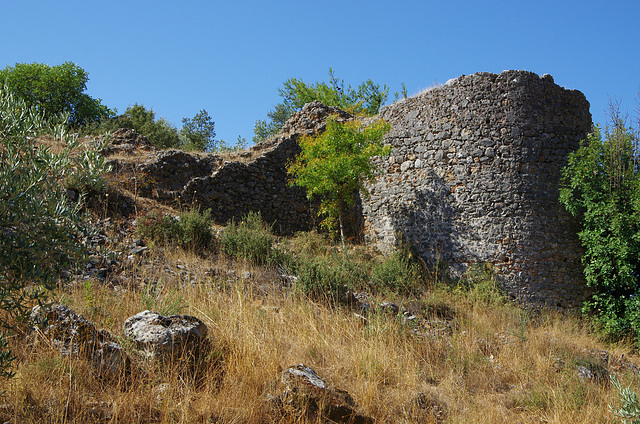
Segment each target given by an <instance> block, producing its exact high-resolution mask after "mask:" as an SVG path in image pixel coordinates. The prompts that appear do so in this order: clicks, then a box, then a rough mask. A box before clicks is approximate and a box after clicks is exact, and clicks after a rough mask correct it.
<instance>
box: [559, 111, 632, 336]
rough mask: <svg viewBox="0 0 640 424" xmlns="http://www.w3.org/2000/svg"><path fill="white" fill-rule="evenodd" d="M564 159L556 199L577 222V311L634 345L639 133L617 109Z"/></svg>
mask: <svg viewBox="0 0 640 424" xmlns="http://www.w3.org/2000/svg"><path fill="white" fill-rule="evenodd" d="M610 116H611V120H612V122H611V125H608V126H607V127H606V128H605V130H604V131H603V132H602V131H600V129H599V128H598V127H596V128H594V130H593V133H592V134H590V135H589V136H588V137H587V139H586V140H584V141H583V143H582V146H581V147H580V148H579V149H578V150H577V151H575V152H573V153H571V154H570V155H569V163H568V164H567V166H566V167H565V168H564V169H563V180H562V187H561V190H560V200H561V202H562V203H563V204H564V206H565V208H566V209H567V210H568V211H569V212H571V213H572V214H573V215H574V216H576V217H577V218H578V219H579V221H580V227H581V228H580V231H579V232H578V237H579V238H580V242H581V243H582V246H583V247H584V250H585V252H584V255H583V257H582V263H583V265H584V275H585V278H586V281H587V285H588V286H589V287H590V288H591V290H592V296H591V299H589V300H588V301H587V302H586V303H585V305H584V308H583V311H584V312H585V313H588V314H590V315H592V316H594V317H595V318H596V321H597V324H598V325H599V326H600V328H601V329H602V330H603V332H604V333H605V334H606V335H607V336H609V337H611V338H613V339H619V338H624V337H627V336H633V337H635V339H636V342H637V344H638V346H640V300H639V299H640V168H639V167H638V159H639V158H640V149H639V147H638V146H639V143H640V134H639V133H638V130H634V129H633V128H630V127H628V126H627V123H626V122H625V120H624V119H623V118H622V117H621V116H620V113H619V112H618V109H617V107H615V105H613V106H612V107H611V114H610Z"/></svg>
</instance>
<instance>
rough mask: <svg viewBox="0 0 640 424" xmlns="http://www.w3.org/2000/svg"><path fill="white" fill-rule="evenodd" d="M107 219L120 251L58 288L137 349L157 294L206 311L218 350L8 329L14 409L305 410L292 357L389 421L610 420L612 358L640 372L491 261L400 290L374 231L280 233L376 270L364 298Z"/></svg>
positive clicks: (9, 398) (35, 414)
mask: <svg viewBox="0 0 640 424" xmlns="http://www.w3.org/2000/svg"><path fill="white" fill-rule="evenodd" d="M98 209H99V210H100V212H95V213H94V215H95V216H94V218H104V216H100V214H103V215H104V211H106V210H107V209H106V208H102V209H100V208H98ZM139 213H140V212H139ZM99 222H100V226H101V228H103V229H104V233H105V240H106V242H104V243H103V244H102V245H100V247H99V249H98V250H96V252H95V254H94V256H93V259H94V261H93V262H94V263H95V264H97V265H96V268H99V267H101V266H102V265H103V264H100V263H99V262H100V261H102V260H104V258H107V257H111V258H113V261H112V262H110V264H111V265H110V266H108V267H107V269H108V271H107V272H106V274H105V273H102V274H101V273H97V274H96V276H95V277H91V276H90V273H85V274H86V275H85V276H84V277H82V276H78V277H77V278H72V279H71V280H70V281H68V282H66V283H65V285H64V286H63V287H61V288H60V289H59V290H58V291H56V292H55V294H54V296H55V299H54V300H55V301H56V302H61V303H65V304H67V305H69V306H70V307H71V308H72V309H74V310H75V311H77V312H78V313H81V314H82V315H83V316H85V317H86V318H87V319H88V320H89V321H91V322H93V323H94V324H95V325H96V326H97V327H98V328H103V329H106V330H108V331H109V332H111V334H113V335H114V336H116V338H118V339H120V340H122V344H123V346H124V347H125V349H129V350H130V349H131V346H128V345H127V342H126V341H125V340H124V339H123V338H122V324H123V322H124V321H125V320H126V319H127V318H128V317H130V316H132V315H134V314H136V313H138V312H140V311H143V310H145V309H151V310H154V311H157V312H159V313H161V314H164V315H170V314H175V313H181V314H189V315H194V316H196V317H198V318H200V319H201V320H203V321H204V322H205V324H206V325H207V326H208V327H209V336H208V337H209V339H210V340H211V341H212V346H213V349H212V352H211V353H210V357H209V359H210V361H208V362H207V363H206V365H205V366H201V367H199V368H198V369H197V370H195V371H194V370H193V369H186V368H185V367H183V366H180V365H176V364H171V363H156V362H153V361H148V360H144V359H141V358H138V359H136V366H137V369H138V371H137V372H135V373H133V374H131V376H129V377H127V378H124V376H123V377H122V378H121V379H116V380H115V381H113V380H110V381H107V380H104V379H102V378H100V377H99V376H97V375H95V373H94V371H93V370H92V368H91V366H90V365H89V364H88V363H87V362H86V361H84V360H82V359H80V358H78V357H74V356H63V355H61V354H60V353H59V352H58V351H57V350H56V349H55V348H54V346H52V345H51V344H50V343H49V342H48V341H47V340H46V339H45V338H44V337H42V336H41V335H39V334H37V333H35V334H19V335H16V336H14V337H13V338H12V339H11V340H10V343H11V345H12V348H13V351H14V354H15V355H16V356H17V361H16V376H15V377H14V378H13V379H11V380H7V381H3V382H2V387H1V388H0V390H4V391H5V395H4V398H3V399H2V404H0V418H1V419H2V420H3V421H7V422H12V423H29V422H34V423H35V422H38V423H41V422H60V423H64V422H69V423H85V422H121V423H138V422H139V423H152V422H158V423H196V422H197V423H199V422H202V423H206V422H220V423H261V422H264V423H269V422H307V421H306V419H305V418H304V417H295V416H282V415H279V414H278V412H277V411H276V410H275V409H274V408H273V407H272V403H271V401H270V400H269V399H270V397H269V395H272V396H275V395H277V394H278V390H281V388H280V383H279V375H280V372H281V371H282V370H283V369H285V368H287V367H289V366H291V365H296V364H300V363H303V364H305V365H307V366H310V367H312V368H313V369H314V370H315V371H316V372H317V373H318V374H319V375H320V376H322V377H323V378H324V379H325V380H326V381H327V382H330V384H332V385H334V386H336V387H338V388H340V389H343V390H346V391H348V392H349V393H350V394H351V396H352V397H353V398H354V400H355V402H356V403H357V404H358V407H359V410H361V411H362V412H363V413H364V414H366V415H368V416H370V417H372V418H374V419H375V422H377V423H385V422H388V423H401V422H407V423H409V422H450V423H458V422H468V423H475V422H482V423H502V422H510V423H512V422H513V423H515V422H523V423H524V422H549V423H584V422H598V423H606V422H617V421H616V418H615V417H614V416H613V415H612V414H611V413H610V412H609V405H617V404H618V393H617V391H616V390H615V389H614V388H612V387H611V385H610V384H609V383H608V374H609V373H615V374H616V375H617V376H618V379H619V380H621V381H622V382H623V384H624V385H628V384H632V385H633V386H634V387H637V386H638V382H639V381H640V379H639V377H638V373H637V371H638V368H637V367H636V365H635V363H636V362H637V358H636V357H635V356H634V355H633V354H632V352H631V349H630V347H628V346H625V345H616V346H605V345H603V344H602V343H601V342H599V341H598V338H597V336H596V335H594V334H591V333H590V332H589V330H588V328H587V325H586V324H585V322H584V321H583V320H581V319H580V318H578V317H574V316H572V315H559V314H556V313H550V312H544V311H543V312H540V311H531V310H527V309H523V308H519V307H517V306H516V305H513V304H512V303H511V302H509V301H508V300H507V299H505V298H504V297H503V296H502V295H501V294H500V292H499V291H498V289H497V287H496V284H495V281H494V280H493V279H492V278H491V274H490V272H488V271H487V270H485V269H482V268H478V269H474V270H473V271H472V272H471V273H470V275H469V276H468V277H467V278H465V279H462V280H459V281H449V282H446V283H445V281H444V279H442V278H440V277H437V276H435V275H431V274H429V275H426V276H425V275H421V276H419V277H420V278H422V280H421V281H425V285H424V289H423V290H422V291H421V292H420V293H418V294H416V293H414V294H413V295H412V294H405V295H399V294H397V293H398V292H402V291H401V290H395V292H396V293H394V290H390V289H388V288H387V289H384V290H383V289H381V288H380V287H376V286H374V285H370V284H367V283H368V280H369V279H370V278H372V276H373V274H372V273H373V272H374V271H373V269H374V268H375V266H374V265H375V264H379V263H384V261H386V260H388V259H385V258H382V257H381V256H380V255H378V254H377V253H376V252H374V251H371V250H370V249H368V248H366V247H363V246H348V247H347V249H346V251H344V252H343V251H341V248H340V247H338V246H335V245H334V244H332V243H330V242H328V241H327V240H326V239H325V238H323V237H321V236H319V235H317V234H315V233H309V234H300V235H298V236H296V237H293V238H289V239H281V240H278V243H277V244H276V245H275V247H274V248H273V249H277V251H278V252H280V253H279V255H284V256H286V255H290V256H292V257H295V258H298V261H302V260H305V261H314V260H315V261H320V260H326V261H327V263H329V264H330V263H331V262H332V260H334V259H335V258H347V260H348V262H349V263H352V264H353V267H351V268H344V269H343V270H342V271H340V272H342V273H344V274H345V275H343V276H342V278H345V279H346V280H349V279H350V280H353V281H365V284H363V285H361V286H360V287H358V289H359V292H360V293H363V296H366V300H367V302H368V303H369V305H370V309H369V310H368V311H362V310H361V309H358V307H357V306H356V307H354V306H349V305H348V304H346V303H344V302H340V301H339V300H338V301H334V302H329V301H326V299H323V298H322V296H318V295H317V293H316V294H313V293H314V292H313V291H311V292H309V291H306V292H305V291H304V290H303V289H301V286H300V281H298V283H297V284H293V285H291V284H289V282H288V281H285V280H284V279H283V277H282V274H283V269H282V263H286V261H284V262H283V261H280V262H279V264H280V268H278V267H277V266H270V265H261V266H257V265H255V264H254V263H255V261H254V262H249V261H247V260H244V259H242V258H236V257H233V256H229V255H227V254H224V253H222V251H223V249H222V248H221V247H220V246H221V245H219V244H218V245H217V246H218V247H217V248H213V249H209V250H207V251H205V252H204V253H200V254H197V253H194V252H190V251H185V250H184V249H182V248H178V247H175V246H174V245H172V244H170V243H160V242H156V243H150V241H149V240H143V242H144V241H146V242H147V244H149V245H151V247H150V248H149V249H147V250H146V251H144V252H142V253H141V254H137V255H132V254H131V252H130V249H129V247H130V246H133V245H135V244H132V243H133V240H134V239H135V238H136V237H137V234H136V233H135V232H133V229H134V226H133V224H132V222H131V219H130V220H118V219H115V218H112V219H110V220H107V221H106V223H105V220H104V219H102V220H100V221H99ZM219 230H220V231H224V230H223V229H219ZM222 234H224V233H219V234H218V236H217V238H216V240H220V239H221V237H222ZM137 243H138V244H140V242H139V241H138V242H137ZM128 249H129V250H128ZM109 255H111V256H109ZM284 256H281V258H282V257H284ZM332 258H333V259H332ZM298 269H301V268H298ZM289 271H290V270H289ZM362 273H364V275H365V277H367V278H364V279H363V277H362V275H361V274H362ZM356 274H357V275H356ZM310 293H311V294H310ZM383 301H391V302H395V303H396V304H397V305H398V306H399V307H400V309H399V311H398V312H396V311H393V310H390V309H389V308H386V309H385V308H384V307H381V306H380V303H381V302H383ZM580 367H582V368H580ZM585 369H586V370H588V371H584V370H585Z"/></svg>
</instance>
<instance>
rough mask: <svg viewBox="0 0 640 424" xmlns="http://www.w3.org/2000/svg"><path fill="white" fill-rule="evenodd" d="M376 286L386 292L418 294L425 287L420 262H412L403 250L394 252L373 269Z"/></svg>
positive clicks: (372, 277) (372, 280)
mask: <svg viewBox="0 0 640 424" xmlns="http://www.w3.org/2000/svg"><path fill="white" fill-rule="evenodd" d="M371 282H372V283H373V286H374V288H376V289H378V290H381V291H382V292H385V293H396V294H402V295H408V294H417V293H419V292H420V291H421V290H422V289H423V288H424V287H423V286H424V278H423V275H422V273H421V270H420V267H419V266H418V264H415V263H412V262H411V260H410V259H409V258H407V257H406V255H404V254H403V253H402V252H401V251H398V252H394V253H393V254H391V255H390V256H388V257H387V258H385V260H384V261H383V262H380V263H377V264H375V265H374V266H373V268H372V269H371Z"/></svg>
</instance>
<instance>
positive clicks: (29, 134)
mask: <svg viewBox="0 0 640 424" xmlns="http://www.w3.org/2000/svg"><path fill="white" fill-rule="evenodd" d="M60 119H61V120H63V121H66V119H64V118H60ZM60 119H58V121H60ZM44 133H50V134H57V135H58V136H59V137H61V140H60V141H62V144H63V145H64V147H63V149H62V150H61V151H60V152H59V153H53V152H52V151H51V150H50V149H49V148H47V147H45V146H42V145H38V144H37V142H36V137H37V136H38V135H40V134H44ZM77 148H78V139H77V137H76V136H67V135H66V132H65V131H64V129H63V128H62V127H61V124H59V123H56V122H54V120H52V119H49V118H45V116H44V113H43V112H42V111H40V110H38V108H37V107H36V106H28V105H27V104H26V103H25V102H24V101H23V100H22V99H20V98H19V97H18V96H16V95H14V94H13V93H10V92H9V91H7V90H6V88H5V89H0V330H2V336H4V334H6V332H8V331H11V330H13V329H15V327H16V326H20V325H22V324H24V323H25V321H26V317H27V314H28V312H29V310H30V309H29V308H30V307H31V306H33V304H34V303H38V302H40V303H41V302H43V301H44V300H45V299H46V297H47V294H48V292H49V291H50V290H52V289H53V288H54V287H55V285H56V283H57V281H58V278H59V275H60V271H61V270H63V269H65V268H68V267H70V266H72V265H73V264H74V263H77V262H78V261H79V260H81V259H82V258H83V257H84V248H83V247H82V245H81V244H80V240H82V237H83V235H87V233H88V232H89V226H88V224H87V223H86V222H85V221H84V220H83V217H82V216H81V215H80V213H79V208H80V206H81V204H80V202H78V203H76V204H73V203H71V202H70V201H69V200H68V199H67V193H66V188H65V186H64V184H63V183H64V182H65V181H68V180H83V179H85V177H86V176H85V175H84V174H83V173H84V172H85V171H86V167H83V166H73V163H74V162H73V159H72V158H73V157H74V156H77V154H78V152H77V151H75V149H77ZM92 157H93V156H92V155H89V156H87V161H88V162H87V163H86V165H87V166H89V167H91V166H95V167H96V168H99V167H100V166H99V165H98V164H95V163H92V161H91V158H92ZM92 178H93V179H96V178H97V174H96V175H94V176H93V177H92ZM2 336H0V351H2V352H7V350H6V343H4V341H3V339H2ZM11 359H12V356H11V355H10V354H9V353H1V354H0V375H2V376H9V375H10V374H11V373H10V371H9V366H10V363H11Z"/></svg>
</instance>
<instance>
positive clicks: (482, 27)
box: [0, 0, 640, 142]
mask: <svg viewBox="0 0 640 424" xmlns="http://www.w3.org/2000/svg"><path fill="white" fill-rule="evenodd" d="M4 3H5V4H3V6H2V12H0V40H2V41H1V42H0V67H5V66H7V65H14V64H15V63H24V62H26V63H31V62H40V63H46V64H49V65H58V64H61V63H63V62H65V61H72V62H75V63H76V64H78V65H79V66H81V67H82V68H84V69H85V70H86V71H87V72H88V73H89V78H90V81H89V83H88V85H87V93H88V94H89V95H91V96H92V97H97V98H101V99H102V100H103V103H104V104H106V105H107V106H109V107H112V108H114V107H115V108H117V109H118V110H119V111H120V112H123V111H124V110H125V109H126V107H127V106H128V105H132V104H134V103H139V104H144V105H145V106H147V107H152V108H153V109H154V110H155V111H156V114H157V116H158V117H159V116H164V117H165V118H167V119H168V120H169V121H171V122H172V123H173V124H175V125H176V126H178V127H179V126H180V124H181V120H182V118H184V117H189V118H190V117H193V116H194V115H195V114H196V113H197V112H198V111H199V110H200V109H206V110H207V112H208V113H209V115H210V116H211V117H212V118H213V120H214V121H215V123H216V132H217V138H219V139H220V138H222V139H225V140H227V141H228V142H233V141H235V140H236V138H237V137H238V135H241V136H243V137H246V138H247V140H249V141H250V140H251V138H252V136H253V126H254V123H255V121H256V120H257V119H264V118H265V117H266V113H267V111H268V110H269V109H271V108H272V106H273V105H274V104H276V103H278V102H279V101H280V98H279V97H278V92H277V89H278V87H280V86H281V85H282V83H283V82H284V81H285V80H287V79H288V78H290V77H296V78H300V79H302V80H303V81H306V82H315V81H320V80H326V79H327V76H328V70H329V67H332V68H333V69H334V71H335V73H336V75H337V76H338V77H340V78H342V79H344V80H345V82H346V83H349V84H351V85H352V86H357V85H358V84H359V83H360V82H362V81H363V80H366V79H369V78H371V79H372V80H373V81H374V82H376V83H379V84H387V86H389V87H390V89H391V93H392V95H391V98H392V97H393V93H394V92H395V91H400V89H401V84H402V82H404V83H405V84H406V87H407V91H408V92H409V94H410V95H411V94H415V93H417V92H419V91H421V90H422V89H424V88H426V87H429V86H431V85H433V84H435V83H444V82H446V81H447V80H448V79H450V78H455V77H458V76H460V75H462V74H472V73H474V72H480V71H486V72H495V73H499V72H501V71H502V70H505V69H525V70H529V71H533V72H535V73H537V74H539V75H542V74H545V73H549V74H551V75H553V77H554V79H555V81H556V83H557V84H559V85H561V86H563V87H566V88H575V89H578V90H580V91H582V92H583V93H584V94H585V95H586V97H587V100H589V102H590V103H591V113H592V114H593V118H594V121H595V122H604V120H605V110H606V109H607V106H608V103H609V98H615V99H618V100H620V101H621V109H622V111H623V112H628V113H629V114H630V115H633V114H634V113H635V112H634V111H635V104H636V98H637V94H638V92H639V90H640V54H639V52H640V1H638V0H610V1H606V2H605V1H594V0H581V1H563V0H554V1H547V0H538V1H534V2H532V1H526V2H525V1H517V0H515V1H486V2H483V1H477V0H476V1H456V0H448V1H446V0H445V1H443V0H441V1H437V2H436V1H429V0H422V1H408V0H407V1H405V0H394V1H393V2H392V1H377V0H369V1H348V0H342V1H334V0H326V1H321V2H317V1H315V2H311V1H304V0H297V1H277V0H272V1H269V2H266V1H246V0H245V1H243V0H237V1H229V0H227V1H224V2H221V1H215V0H213V1H212V0H209V1H189V0H184V1H182V2H177V1H164V0H155V1H146V0H140V1H138V0H129V1H121V0H110V1H99V2H98V1H88V0H81V1H79V0H69V1H65V0H58V1H55V2H54V1H35V0H20V1H7V2H4Z"/></svg>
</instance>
